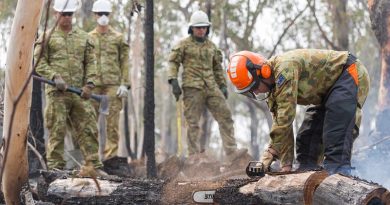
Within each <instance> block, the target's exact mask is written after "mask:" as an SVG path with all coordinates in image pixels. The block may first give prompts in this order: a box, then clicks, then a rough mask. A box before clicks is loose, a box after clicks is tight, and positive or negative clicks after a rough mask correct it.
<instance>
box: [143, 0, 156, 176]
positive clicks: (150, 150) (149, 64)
mask: <svg viewBox="0 0 390 205" xmlns="http://www.w3.org/2000/svg"><path fill="white" fill-rule="evenodd" d="M145 67H146V74H145V76H146V80H145V88H146V90H145V108H144V122H145V125H144V150H145V153H146V157H147V161H146V171H147V176H148V178H154V177H156V176H157V170H156V159H155V154H154V145H155V137H154V126H155V125H154V107H155V104H154V30H153V0H146V7H145Z"/></svg>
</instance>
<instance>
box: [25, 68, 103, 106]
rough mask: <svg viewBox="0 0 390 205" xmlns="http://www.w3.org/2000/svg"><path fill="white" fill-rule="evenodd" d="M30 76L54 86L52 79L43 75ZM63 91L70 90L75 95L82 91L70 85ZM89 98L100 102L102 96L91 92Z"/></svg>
mask: <svg viewBox="0 0 390 205" xmlns="http://www.w3.org/2000/svg"><path fill="white" fill-rule="evenodd" d="M32 76H33V78H34V79H35V80H38V81H40V82H43V83H47V84H49V85H51V86H56V84H55V83H54V81H52V80H48V79H46V78H43V77H41V76H37V75H32ZM65 91H67V92H71V93H75V94H77V95H81V92H82V91H81V89H79V88H75V87H72V86H68V87H67V88H66V90H65ZM91 98H92V99H94V100H96V101H98V102H100V101H101V100H102V96H101V95H96V94H92V95H91Z"/></svg>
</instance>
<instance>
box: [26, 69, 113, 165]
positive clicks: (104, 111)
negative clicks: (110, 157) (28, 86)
mask: <svg viewBox="0 0 390 205" xmlns="http://www.w3.org/2000/svg"><path fill="white" fill-rule="evenodd" d="M33 78H34V79H35V80H38V81H40V82H43V83H47V84H49V85H51V86H55V83H54V81H52V80H48V79H46V78H43V77H40V76H37V75H33ZM66 91H67V92H71V93H75V94H77V95H81V92H82V91H81V89H79V88H75V87H72V86H69V87H68V88H66ZM91 98H92V99H94V100H96V101H97V102H99V118H98V125H99V159H100V160H101V161H103V160H104V149H105V146H106V137H107V130H106V126H107V121H106V116H107V115H108V112H109V102H108V97H107V95H97V94H92V95H91Z"/></svg>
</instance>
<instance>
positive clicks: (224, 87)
mask: <svg viewBox="0 0 390 205" xmlns="http://www.w3.org/2000/svg"><path fill="white" fill-rule="evenodd" d="M219 89H220V90H221V91H222V94H223V96H225V99H228V94H229V93H228V91H227V87H226V86H224V85H222V86H221V87H220V88H219Z"/></svg>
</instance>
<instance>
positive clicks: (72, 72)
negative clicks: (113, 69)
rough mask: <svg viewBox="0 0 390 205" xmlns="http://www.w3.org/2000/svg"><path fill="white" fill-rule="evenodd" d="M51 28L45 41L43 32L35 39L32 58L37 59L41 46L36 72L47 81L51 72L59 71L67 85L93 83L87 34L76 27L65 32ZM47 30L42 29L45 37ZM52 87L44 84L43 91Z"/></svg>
mask: <svg viewBox="0 0 390 205" xmlns="http://www.w3.org/2000/svg"><path fill="white" fill-rule="evenodd" d="M51 31H52V35H51V37H50V39H49V40H45V43H43V34H42V35H41V36H40V38H39V39H38V41H37V42H36V47H35V52H34V57H35V61H38V57H39V55H40V53H41V50H42V49H43V53H42V58H41V59H40V60H39V61H38V62H37V63H38V64H37V66H36V72H37V73H38V74H40V75H41V76H43V77H45V78H47V79H49V80H52V79H53V77H54V75H55V74H60V75H61V77H62V78H63V79H64V81H65V82H66V83H67V84H68V85H71V86H75V87H82V86H84V84H86V83H87V82H92V83H94V84H97V80H98V79H97V78H96V73H95V71H96V57H95V53H94V47H93V44H92V43H91V41H90V40H89V37H88V34H87V33H86V32H84V31H83V30H81V29H79V28H73V29H72V31H70V32H69V33H68V34H66V33H64V32H63V31H61V30H60V29H58V28H55V29H54V30H51ZM51 31H48V32H46V38H47V37H48V35H49V33H50V32H51ZM43 45H45V46H44V48H43V47H42V46H43ZM54 89H55V88H53V87H51V86H47V87H46V92H47V93H48V92H51V91H52V90H54Z"/></svg>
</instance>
